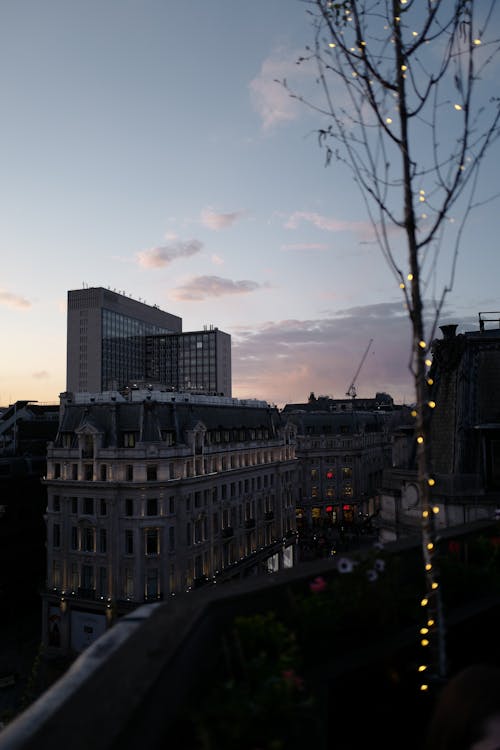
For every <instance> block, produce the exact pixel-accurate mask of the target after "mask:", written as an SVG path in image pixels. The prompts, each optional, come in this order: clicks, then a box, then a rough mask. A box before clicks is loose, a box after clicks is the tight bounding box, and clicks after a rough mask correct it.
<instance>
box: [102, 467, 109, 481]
mask: <svg viewBox="0 0 500 750" xmlns="http://www.w3.org/2000/svg"><path fill="white" fill-rule="evenodd" d="M107 478H108V467H107V466H106V464H101V482H105V481H106V480H107Z"/></svg>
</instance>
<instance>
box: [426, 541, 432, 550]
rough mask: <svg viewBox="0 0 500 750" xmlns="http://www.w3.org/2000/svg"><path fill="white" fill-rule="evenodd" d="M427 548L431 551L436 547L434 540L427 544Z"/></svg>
mask: <svg viewBox="0 0 500 750" xmlns="http://www.w3.org/2000/svg"><path fill="white" fill-rule="evenodd" d="M427 549H428V550H429V551H430V550H431V549H434V544H433V543H432V542H429V543H428V544H427Z"/></svg>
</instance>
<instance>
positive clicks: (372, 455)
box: [283, 399, 402, 527]
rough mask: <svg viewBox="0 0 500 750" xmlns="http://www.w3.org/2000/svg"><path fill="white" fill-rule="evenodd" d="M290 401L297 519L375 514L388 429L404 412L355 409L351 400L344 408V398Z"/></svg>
mask: <svg viewBox="0 0 500 750" xmlns="http://www.w3.org/2000/svg"><path fill="white" fill-rule="evenodd" d="M318 401H319V399H318V400H317V401H315V402H314V404H315V405H317V403H318ZM328 401H329V402H331V401H332V400H331V399H328ZM369 401H374V400H371V399H370V400H369ZM320 403H321V402H320ZM391 403H392V399H391ZM322 405H323V404H322ZM328 405H329V406H332V404H331V403H329V404H328ZM294 406H295V405H290V404H288V405H287V406H286V407H285V409H284V410H283V413H284V414H286V415H287V417H288V419H289V420H290V421H291V422H292V423H293V424H294V425H295V427H296V430H297V438H296V439H297V446H296V456H297V459H298V461H299V464H300V484H299V500H298V504H297V523H298V524H299V525H304V524H305V525H307V526H313V527H314V526H319V527H324V526H328V525H336V524H341V525H344V524H352V523H357V522H358V521H360V520H361V519H364V518H366V516H370V515H373V514H374V513H375V512H376V511H377V509H378V500H379V499H378V494H379V491H380V486H381V482H382V472H383V469H384V468H386V467H387V466H389V465H390V459H391V433H392V430H393V429H394V426H395V424H397V423H399V421H400V420H401V419H402V412H400V411H395V412H393V411H388V412H382V411H378V410H375V411H369V410H367V411H357V410H352V407H351V405H350V404H349V402H347V406H348V407H349V408H348V409H346V410H345V411H344V410H343V409H342V406H343V401H341V403H340V404H339V406H340V407H341V408H340V409H339V411H336V410H335V409H334V408H332V409H331V410H330V409H327V410H323V409H321V408H318V407H317V408H316V409H313V408H312V404H309V405H308V406H309V408H307V409H294Z"/></svg>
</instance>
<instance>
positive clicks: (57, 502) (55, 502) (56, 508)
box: [52, 495, 61, 513]
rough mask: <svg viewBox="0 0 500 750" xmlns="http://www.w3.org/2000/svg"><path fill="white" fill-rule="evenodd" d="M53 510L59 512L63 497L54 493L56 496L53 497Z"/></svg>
mask: <svg viewBox="0 0 500 750" xmlns="http://www.w3.org/2000/svg"><path fill="white" fill-rule="evenodd" d="M52 510H53V511H54V512H55V513H59V511H60V510H61V498H60V496H59V495H54V497H53V498H52Z"/></svg>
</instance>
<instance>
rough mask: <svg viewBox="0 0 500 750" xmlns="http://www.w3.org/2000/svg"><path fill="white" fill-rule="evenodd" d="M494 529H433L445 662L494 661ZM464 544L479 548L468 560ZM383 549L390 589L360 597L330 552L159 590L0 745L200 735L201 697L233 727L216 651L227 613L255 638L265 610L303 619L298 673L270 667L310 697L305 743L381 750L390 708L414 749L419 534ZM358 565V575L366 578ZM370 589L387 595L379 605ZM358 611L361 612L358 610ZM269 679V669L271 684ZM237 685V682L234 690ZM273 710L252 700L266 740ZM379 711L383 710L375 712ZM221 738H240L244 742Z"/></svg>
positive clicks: (102, 749)
mask: <svg viewBox="0 0 500 750" xmlns="http://www.w3.org/2000/svg"><path fill="white" fill-rule="evenodd" d="M498 536H499V528H498V524H495V523H494V522H488V523H486V522H484V523H475V524H469V525H466V526H464V527H459V528H457V529H447V530H446V531H444V532H443V536H442V538H441V540H440V542H439V545H440V554H441V556H442V558H443V561H446V562H447V565H448V571H447V572H446V566H445V568H443V574H444V573H446V576H445V577H444V581H443V588H444V592H448V594H447V595H448V602H447V625H448V627H447V633H448V647H449V658H450V661H451V662H453V665H454V669H458V668H459V666H460V665H461V664H464V663H465V664H466V663H467V661H468V660H476V659H478V658H479V659H482V658H484V657H483V654H487V657H488V660H490V661H491V662H492V663H495V662H498V661H499V660H500V645H499V643H498V637H497V634H498V629H499V627H500V590H499V588H500V587H499V582H498V574H497V575H496V578H495V576H490V577H489V578H488V582H486V580H485V567H484V564H485V560H483V559H482V558H481V555H482V554H483V553H484V550H485V549H486V548H487V547H488V548H491V550H493V552H494V549H493V548H494V546H495V544H496V541H497V540H498ZM451 545H453V546H451ZM488 545H489V546H488ZM474 550H476V552H477V555H478V556H477V557H476V558H475V559H474V556H475V554H476V552H474ZM491 550H490V551H491ZM473 552H474V554H473ZM363 554H364V553H363ZM367 554H368V553H367ZM377 554H378V553H377ZM384 555H385V556H386V561H387V564H388V565H389V564H390V561H391V559H394V562H395V567H394V569H393V572H395V571H399V573H398V574H400V575H401V576H403V580H404V586H399V583H398V580H395V579H394V578H392V577H389V579H388V580H387V584H388V588H387V589H384V587H382V588H381V589H377V590H374V592H373V594H371V595H370V596H369V597H368V599H369V601H367V600H366V597H360V596H355V594H356V591H355V588H354V587H353V583H354V579H353V581H352V583H351V581H350V580H349V575H348V574H344V575H340V574H339V573H338V572H337V571H336V561H335V559H332V558H330V559H321V560H314V561H311V562H308V563H304V564H303V565H301V566H298V567H297V568H292V569H287V570H282V571H279V572H277V573H275V574H273V575H270V576H264V577H260V578H259V577H258V578H254V577H252V578H247V579H246V580H244V581H242V582H241V583H239V584H218V585H211V586H208V587H202V588H200V589H199V590H197V591H191V592H190V593H185V594H181V595H178V596H176V597H173V598H172V599H170V600H169V601H168V602H165V603H158V604H147V605H143V606H141V607H139V608H137V609H135V610H134V611H133V612H132V613H131V614H130V615H127V616H125V617H123V618H121V619H119V620H118V621H117V622H116V623H115V625H114V626H113V627H112V628H110V629H109V630H108V631H106V633H105V634H104V635H103V636H101V637H100V638H99V639H98V640H97V641H96V642H94V643H93V644H92V645H91V646H89V647H88V648H87V650H86V651H84V652H83V653H82V654H81V655H80V656H79V657H78V659H77V660H76V662H75V663H74V664H73V665H72V666H71V668H70V669H69V670H68V671H67V672H66V673H65V674H64V675H63V676H62V677H61V678H60V679H59V680H58V681H57V682H56V683H55V684H54V685H53V686H52V687H51V688H50V689H49V690H48V691H47V692H45V693H44V694H43V695H42V696H41V697H40V698H39V699H38V700H37V701H36V702H35V703H33V704H32V705H31V706H30V707H29V708H27V709H26V710H25V711H24V712H23V713H22V714H20V715H19V716H18V717H17V718H16V719H14V720H13V721H12V722H11V723H10V724H8V725H7V726H6V727H5V728H4V729H3V730H2V731H1V733H0V748H1V750H31V749H32V748H37V750H39V749H41V750H45V749H47V750H48V748H50V747H71V748H72V750H87V748H89V747H92V748H95V749H96V750H118V748H119V750H135V748H137V747H139V746H147V747H148V748H154V750H157V749H158V750H159V749H160V748H167V747H168V748H169V750H181V749H182V750H183V749H184V748H186V747H199V746H200V745H199V744H197V743H195V742H193V734H194V731H195V728H196V726H199V725H200V722H201V725H202V727H203V726H205V729H208V730H210V731H211V725H210V723H209V722H210V716H211V715H212V714H211V713H210V711H209V712H208V713H207V703H206V701H205V699H206V698H209V697H210V696H213V701H212V703H210V702H209V703H208V708H209V709H210V710H214V708H215V709H216V711H218V712H219V713H218V714H217V716H218V717H219V718H220V720H221V726H222V727H223V728H224V726H225V727H226V728H227V727H229V728H230V729H231V730H235V731H238V726H239V724H238V722H239V721H240V720H241V721H243V720H245V721H247V726H250V724H248V715H246V713H245V707H246V704H245V702H244V701H245V698H243V704H240V703H239V702H238V701H236V702H235V701H234V698H235V697H236V695H237V694H235V693H234V690H236V689H237V688H236V687H235V683H236V684H237V671H238V670H236V672H235V674H234V675H233V678H232V683H231V684H232V688H230V689H229V688H228V687H227V686H228V680H227V679H226V680H225V681H224V680H222V681H221V682H218V680H219V678H220V677H221V675H223V673H224V669H225V664H226V660H225V658H223V655H224V654H227V648H228V643H230V637H231V633H234V623H235V618H236V617H237V618H243V619H245V618H247V620H248V618H250V619H249V622H250V624H251V627H250V630H249V632H250V635H251V636H252V638H253V636H254V635H255V634H256V633H257V631H258V629H259V628H260V629H261V632H262V628H263V627H264V628H265V627H266V625H265V623H266V619H265V618H266V617H268V622H269V628H270V630H269V636H270V637H271V636H272V637H273V638H275V637H276V634H277V633H279V632H281V631H280V630H279V629H278V630H276V628H275V626H274V625H273V622H274V620H273V619H272V617H271V618H270V619H269V613H270V612H272V613H275V614H276V617H278V618H279V622H282V623H283V624H284V627H285V630H286V628H287V627H288V628H289V627H291V626H293V627H296V626H297V627H298V622H299V621H300V622H302V626H301V627H302V630H298V631H297V632H298V635H299V640H298V641H297V643H298V644H301V645H302V646H303V647H304V652H303V653H302V665H301V667H300V669H301V672H300V673H297V674H296V673H295V672H294V671H293V669H290V668H288V667H284V668H283V669H284V671H282V672H281V673H280V672H278V673H277V678H276V679H277V681H278V683H280V681H281V682H283V681H285V682H284V683H283V684H285V685H286V684H288V685H289V687H291V688H293V686H294V685H295V687H296V688H297V689H296V691H295V692H294V693H293V691H292V692H290V691H285V693H283V696H285V698H286V696H288V697H290V695H293V696H295V698H294V700H295V699H296V700H297V701H298V704H297V706H296V709H297V715H298V716H299V717H300V716H301V715H302V714H301V712H302V711H303V710H305V711H306V712H307V710H308V709H307V701H305V703H304V704H303V703H302V702H301V699H302V697H304V699H305V698H307V696H311V699H312V700H313V717H311V716H309V715H308V720H307V721H306V722H305V723H304V730H305V732H306V736H309V737H310V741H311V743H313V742H314V744H315V746H316V747H329V746H335V744H336V743H338V746H339V747H364V746H374V745H375V744H377V743H376V739H377V738H379V739H381V740H382V739H383V740H384V743H383V744H384V747H386V748H390V749H391V750H392V749H393V748H398V747H401V744H400V743H401V735H400V726H399V722H398V721H395V720H394V716H397V717H398V718H399V719H402V718H404V725H405V726H407V727H408V726H410V727H411V732H406V734H405V739H404V746H405V748H406V750H414V748H420V747H421V746H422V744H421V743H422V739H423V738H422V735H421V732H422V730H423V729H424V728H425V724H426V718H427V716H428V711H429V707H430V705H431V704H430V701H429V697H428V696H424V697H422V694H421V693H419V691H418V686H417V684H416V683H417V681H416V679H415V677H414V675H415V672H416V669H415V665H416V664H419V663H420V662H419V658H421V655H420V650H421V646H420V642H419V640H420V639H419V636H418V629H419V624H420V623H419V622H418V619H419V616H420V614H421V613H420V609H421V608H420V602H419V599H420V593H421V588H420V584H421V582H422V580H421V579H422V575H423V574H422V564H421V563H422V560H421V540H420V539H419V538H418V537H417V538H414V539H413V540H411V539H407V540H405V541H404V542H401V543H395V544H393V545H387V546H386V548H385V549H384ZM456 555H458V556H457V557H456V558H455V557H454V556H456ZM492 559H493V558H492ZM360 560H361V562H362V560H363V557H362V556H360ZM360 564H361V563H360ZM462 569H463V571H465V572H466V573H467V582H468V585H467V586H464V585H463V573H462V572H461V571H462ZM354 575H355V574H354V573H353V576H354ZM391 576H392V574H391ZM365 578H366V577H365ZM365 578H363V579H362V580H363V581H364V586H365V588H366V585H367V584H366V580H365ZM323 579H324V580H325V581H328V585H331V586H332V587H333V586H335V585H336V584H335V580H337V581H339V582H340V583H342V582H344V581H346V586H347V587H348V589H349V590H350V595H349V596H348V597H347V598H346V599H345V600H343V604H342V605H341V604H340V599H336V600H335V601H333V600H332V608H331V609H328V601H329V600H328V599H325V600H324V601H322V600H321V599H318V598H317V597H318V596H322V595H323V594H317V593H311V591H312V589H311V591H309V589H310V584H311V582H313V583H316V584H318V583H321V581H322V580H323ZM360 580H361V579H358V584H359V581H360ZM477 582H479V583H480V585H476V583H477ZM358 593H359V591H358ZM401 594H403V598H402V599H399V598H398V601H397V602H396V601H395V600H394V598H395V597H396V596H397V597H399V596H400V595H401ZM381 595H383V596H384V599H383V601H384V602H385V605H387V606H381V604H380V601H381V600H380V596H381ZM307 596H309V600H310V601H311V602H312V603H313V604H314V603H315V604H317V605H318V607H310V606H308V607H306V608H302V609H301V607H300V605H301V601H303V600H304V597H306V600H304V601H305V603H306V604H307ZM407 596H408V598H406V597H407ZM345 606H347V607H348V608H350V615H349V617H348V618H347V620H346V621H345V622H343V621H342V607H345ZM367 606H368V609H366V607H367ZM370 606H371V609H370ZM325 607H326V609H325ZM415 611H416V612H417V613H418V617H417V618H416V619H415V615H414V613H415ZM367 612H368V614H369V619H368V620H366V619H365V620H363V616H364V615H366V614H367ZM315 613H316V615H317V616H315ZM356 613H358V615H361V618H359V617H358V616H355V614H356ZM344 615H345V613H344ZM485 615H486V616H485ZM339 617H340V619H339ZM263 623H264V624H263ZM478 629H479V630H480V632H481V639H480V640H481V642H480V643H478V639H477V631H478ZM263 632H264V634H265V630H264V631H263ZM335 644H337V647H335ZM236 645H238V644H236ZM240 645H241V644H240ZM481 649H482V650H481ZM238 654H239V655H238ZM235 655H236V656H235V661H234V662H233V666H235V665H238V664H239V669H240V670H241V667H243V674H245V673H248V670H250V669H251V668H252V662H251V661H250V660H246V661H245V660H243V661H242V654H241V651H239V650H238V648H236V649H235ZM236 657H237V658H236ZM276 658H279V652H278V653H277V657H276ZM238 659H239V661H238ZM259 663H260V662H259ZM389 672H390V675H389ZM124 675H126V679H124ZM276 679H274V678H273V680H274V682H272V684H273V685H274V684H276ZM294 680H297V681H298V682H294ZM287 681H288V682H287ZM270 684H271V683H270ZM299 686H300V689H299ZM255 688H256V691H254V692H252V693H251V695H250V698H249V699H248V698H247V699H248V700H250V703H251V704H252V706H253V710H257V711H259V710H260V709H259V705H260V704H259V703H258V700H257V699H258V698H260V697H262V696H260V695H258V691H259V685H258V684H257V685H256V686H255ZM231 691H232V692H231ZM241 695H242V696H244V695H245V693H244V691H243V692H242V694H241ZM273 695H274V696H275V695H276V694H275V693H273ZM264 697H265V696H264ZM231 699H233V702H232V703H231ZM314 701H316V702H314ZM388 707H390V711H391V714H388V712H387V709H388ZM278 708H279V706H278ZM240 709H241V710H240ZM262 710H265V706H264V708H263V709H262ZM275 711H276V706H273V712H274V713H273V714H272V715H270V714H269V713H267V714H266V713H263V714H259V713H257V716H260V717H261V720H260V722H259V721H256V720H255V718H252V719H251V722H252V723H253V725H254V726H256V727H257V728H258V729H259V730H260V731H261V733H262V738H264V739H265V740H267V739H269V737H270V736H271V735H270V734H269V732H271V731H275V732H276V731H280V730H281V731H282V732H283V734H284V733H285V732H286V729H287V722H290V721H292V722H293V721H294V718H293V717H294V711H292V712H291V714H287V716H288V719H286V717H284V718H282V721H281V724H280V723H278V724H276V722H274V723H273V724H272V725H271V724H266V723H265V721H264V720H263V719H262V717H263V716H267V717H268V718H269V720H271V719H275V716H276V714H275ZM204 712H205V713H204ZM239 712H240V713H239ZM381 716H384V717H387V718H385V719H384V720H383V721H380V717H381ZM252 717H253V714H252ZM339 717H341V719H339ZM391 717H392V718H391ZM203 721H205V722H206V724H205V725H203ZM207 722H208V723H207ZM276 727H277V728H276ZM363 733H365V735H363ZM419 733H420V734H419ZM318 735H319V736H318ZM362 735H363V736H362ZM273 736H274V735H273ZM333 738H334V740H335V741H333ZM299 739H301V741H302V739H303V738H299V737H297V742H295V741H294V742H293V743H291V744H289V745H285V746H286V747H288V748H299V747H303V742H302V744H300V743H299V742H298V740H299ZM398 742H399V744H398ZM381 744H382V743H381ZM211 746H214V747H217V746H220V745H211ZM228 746H229V745H228ZM231 746H238V747H245V748H246V747H247V744H245V743H244V742H243V743H241V742H238V743H237V744H233V745H231ZM256 746H258V745H255V747H256ZM252 747H253V745H252Z"/></svg>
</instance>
